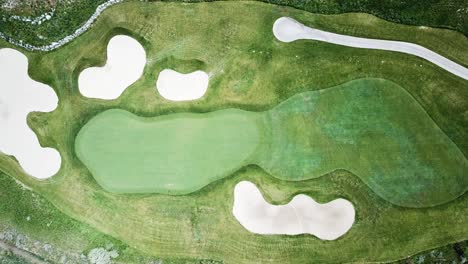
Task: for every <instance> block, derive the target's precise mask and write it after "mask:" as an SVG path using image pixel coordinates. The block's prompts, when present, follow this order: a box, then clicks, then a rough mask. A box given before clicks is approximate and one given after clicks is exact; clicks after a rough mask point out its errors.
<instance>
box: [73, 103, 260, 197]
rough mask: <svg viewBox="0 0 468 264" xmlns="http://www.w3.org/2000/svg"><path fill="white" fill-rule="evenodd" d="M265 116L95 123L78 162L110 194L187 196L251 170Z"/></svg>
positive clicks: (85, 134)
mask: <svg viewBox="0 0 468 264" xmlns="http://www.w3.org/2000/svg"><path fill="white" fill-rule="evenodd" d="M258 117H259V116H258V115H256V114H255V113H250V112H246V111H241V110H224V111H218V112H213V113H209V114H175V115H169V116H165V117H156V118H141V117H137V116H135V115H133V114H131V113H129V112H126V111H122V110H108V111H106V112H103V113H101V114H99V115H97V116H96V117H94V118H93V119H92V120H91V121H90V122H89V123H87V124H86V125H85V126H84V127H83V129H82V130H81V131H80V133H79V134H78V136H77V140H76V144H75V145H76V153H77V156H78V157H79V158H80V159H81V160H82V161H83V162H84V164H85V165H87V167H88V168H89V169H90V171H91V172H92V174H93V176H94V177H95V179H96V180H97V181H98V182H99V183H100V184H101V186H103V187H104V188H105V189H106V190H108V191H112V192H126V193H139V192H140V193H150V192H157V193H169V194H186V193H190V192H193V191H196V190H199V189H200V188H202V187H203V186H205V185H207V184H209V183H211V182H213V181H215V180H218V179H220V178H223V177H226V176H227V175H229V174H232V173H233V172H234V171H236V170H238V169H239V168H241V167H242V166H244V165H246V164H245V162H246V161H247V160H248V158H249V157H250V156H251V155H252V154H253V153H254V151H255V149H256V148H257V145H258V143H259V136H260V133H261V131H259V129H258V125H257V124H256V123H257V119H259V118H258Z"/></svg>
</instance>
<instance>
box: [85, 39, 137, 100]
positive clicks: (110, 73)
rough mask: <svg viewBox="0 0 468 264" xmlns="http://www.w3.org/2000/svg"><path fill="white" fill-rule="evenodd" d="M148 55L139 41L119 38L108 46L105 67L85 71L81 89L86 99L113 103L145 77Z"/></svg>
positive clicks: (111, 41) (112, 40)
mask: <svg viewBox="0 0 468 264" xmlns="http://www.w3.org/2000/svg"><path fill="white" fill-rule="evenodd" d="M145 64H146V53H145V50H144V48H143V46H141V44H140V43H139V42H138V41H136V40H135V39H133V38H131V37H128V36H124V35H118V36H115V37H113V38H112V39H111V40H110V41H109V44H108V45H107V62H106V65H104V67H91V68H87V69H85V70H84V71H83V72H81V74H80V76H79V78H78V87H79V89H80V92H81V94H82V95H83V96H86V97H89V98H99V99H106V100H112V99H116V98H118V97H119V96H120V95H121V94H122V93H123V92H124V91H125V89H127V87H128V86H130V85H131V84H133V83H134V82H135V81H137V80H138V79H139V78H140V77H141V75H142V74H143V69H144V68H145Z"/></svg>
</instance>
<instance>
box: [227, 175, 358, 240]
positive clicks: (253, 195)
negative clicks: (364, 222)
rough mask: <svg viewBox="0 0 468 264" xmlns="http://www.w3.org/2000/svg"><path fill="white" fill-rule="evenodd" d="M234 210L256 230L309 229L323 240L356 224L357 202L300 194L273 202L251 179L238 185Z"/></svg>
mask: <svg viewBox="0 0 468 264" xmlns="http://www.w3.org/2000/svg"><path fill="white" fill-rule="evenodd" d="M232 213H233V214H234V216H235V217H236V219H237V221H239V223H240V224H241V225H242V226H244V227H245V228H246V229H247V230H249V231H250V232H252V233H256V234H265V235H267V234H269V235H272V234H286V235H298V234H304V233H308V234H311V235H314V236H316V237H318V238H320V239H322V240H335V239H337V238H338V237H340V236H342V235H344V234H345V233H346V232H347V231H348V230H349V229H350V228H351V226H352V225H353V223H354V216H355V212H354V207H353V205H352V204H351V203H350V202H349V201H347V200H345V199H336V200H333V201H331V202H329V203H326V204H319V203H317V202H315V201H314V199H312V198H310V197H309V196H307V195H303V194H300V195H297V196H295V197H294V198H293V199H292V201H291V202H289V203H288V204H286V205H271V204H269V203H267V202H266V201H265V199H264V198H263V196H262V194H261V193H260V191H259V190H258V188H257V187H256V186H255V184H253V183H251V182H248V181H242V182H240V183H238V184H237V185H236V187H235V189H234V207H233V209H232Z"/></svg>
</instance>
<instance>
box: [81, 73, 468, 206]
mask: <svg viewBox="0 0 468 264" xmlns="http://www.w3.org/2000/svg"><path fill="white" fill-rule="evenodd" d="M350 98H352V100H350ZM262 116H263V119H264V121H263V124H262V123H261V122H260V121H257V120H260V119H261V117H262ZM261 133H262V134H261ZM259 138H262V140H259ZM75 146H76V148H75V149H76V152H77V155H78V157H79V158H80V159H81V160H82V161H83V162H84V164H85V165H86V166H87V167H88V168H89V169H90V171H91V173H92V174H93V176H94V177H95V179H96V180H97V181H98V182H99V183H100V185H101V186H102V187H104V189H106V190H108V191H113V192H121V193H152V192H153V193H166V194H187V193H190V192H193V191H196V190H199V189H200V188H202V187H204V186H206V185H208V184H210V183H211V182H213V181H215V180H219V179H221V178H224V177H226V176H228V175H230V174H232V172H234V171H236V170H238V169H240V168H242V167H243V166H246V165H248V164H249V162H254V163H256V164H258V165H260V166H261V167H262V168H264V169H265V170H267V171H268V172H270V173H271V174H272V175H273V176H274V177H277V178H280V179H283V180H294V181H301V180H306V179H311V178H317V177H320V176H322V175H325V174H327V173H329V172H332V171H334V170H337V169H346V170H349V171H351V172H353V173H354V174H356V175H357V176H358V177H360V178H361V179H362V180H363V181H364V182H365V183H366V184H367V185H369V187H370V188H371V189H372V190H373V191H374V192H376V193H377V194H378V195H380V196H381V197H383V198H384V199H386V200H387V201H389V202H392V203H394V204H397V205H401V206H407V207H426V206H433V205H436V204H442V203H446V202H448V201H451V200H453V199H455V198H457V197H458V196H460V195H461V194H463V193H464V192H465V191H466V189H467V186H468V178H466V175H465V172H466V171H468V162H467V160H466V158H465V156H464V155H463V153H461V151H460V150H459V149H458V147H457V146H456V145H455V144H454V143H453V142H452V141H451V140H450V139H449V138H448V137H447V136H446V135H445V134H444V133H443V132H442V130H440V128H439V127H437V125H436V124H435V123H434V121H432V120H431V118H430V117H429V116H428V115H427V114H426V112H425V111H424V109H422V108H421V107H420V105H419V104H418V102H416V101H415V100H414V99H413V98H412V97H411V96H410V95H409V94H408V93H407V92H406V91H405V90H404V89H403V88H402V87H400V86H398V85H397V84H395V83H392V82H389V81H386V80H382V79H380V80H379V79H360V80H356V81H352V82H348V83H346V84H343V85H340V86H336V87H333V88H328V89H325V90H319V91H311V92H305V93H300V94H298V95H295V96H293V97H292V98H290V99H288V100H286V101H285V102H283V103H281V104H280V105H279V106H277V107H275V108H273V109H272V110H270V111H267V112H263V114H260V113H258V114H256V113H255V112H247V111H240V110H235V109H231V110H223V111H217V112H211V113H207V114H174V115H167V116H163V117H156V118H139V117H137V116H135V115H133V114H131V113H129V112H126V111H122V110H108V111H105V112H103V113H101V114H99V115H97V116H96V117H94V118H93V119H91V121H90V122H89V123H87V124H86V125H85V126H84V127H83V129H82V130H81V131H80V133H79V134H78V136H77V140H76V143H75ZM256 149H258V151H257V152H256V153H255V155H254V156H253V157H252V159H250V157H251V156H252V154H254V152H255V150H256Z"/></svg>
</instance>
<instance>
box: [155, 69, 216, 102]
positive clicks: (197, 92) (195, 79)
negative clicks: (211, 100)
mask: <svg viewBox="0 0 468 264" xmlns="http://www.w3.org/2000/svg"><path fill="white" fill-rule="evenodd" d="M208 81H209V76H208V74H207V73H206V72H204V71H195V72H192V73H187V74H183V73H178V72H176V71H173V70H169V69H166V70H163V71H161V73H160V74H159V77H158V81H157V82H156V87H157V89H158V92H159V94H161V96H162V97H164V98H166V99H167V100H171V101H189V100H196V99H199V98H201V97H202V96H203V95H204V94H205V92H206V90H207V89H208Z"/></svg>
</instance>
